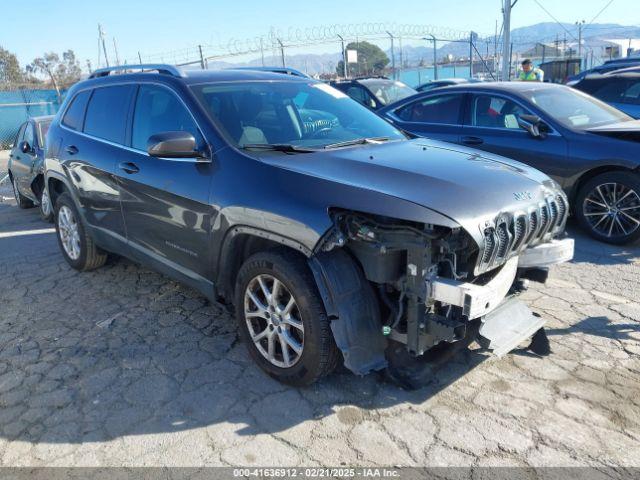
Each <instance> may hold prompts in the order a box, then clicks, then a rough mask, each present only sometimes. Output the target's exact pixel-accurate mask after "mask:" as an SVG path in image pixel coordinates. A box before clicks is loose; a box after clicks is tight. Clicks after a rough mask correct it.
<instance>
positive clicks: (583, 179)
mask: <svg viewBox="0 0 640 480" xmlns="http://www.w3.org/2000/svg"><path fill="white" fill-rule="evenodd" d="M610 172H629V173H636V174H640V166H638V167H636V168H629V167H625V166H621V165H612V164H609V165H600V166H598V167H594V168H592V169H590V170H587V171H586V172H583V173H582V174H581V175H580V176H579V177H578V179H577V180H576V181H575V183H574V184H573V187H572V190H571V193H570V197H569V202H570V204H571V205H574V202H575V200H576V198H577V196H578V192H580V189H581V188H582V187H583V186H584V185H585V184H586V183H587V182H588V181H589V180H591V179H592V178H595V177H597V176H598V175H602V174H603V173H610Z"/></svg>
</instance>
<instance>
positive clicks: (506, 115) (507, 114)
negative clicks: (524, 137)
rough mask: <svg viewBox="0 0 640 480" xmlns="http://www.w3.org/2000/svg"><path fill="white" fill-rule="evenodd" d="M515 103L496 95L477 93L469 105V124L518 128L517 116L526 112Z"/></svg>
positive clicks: (485, 126)
mask: <svg viewBox="0 0 640 480" xmlns="http://www.w3.org/2000/svg"><path fill="white" fill-rule="evenodd" d="M527 113H529V112H527V111H526V110H525V109H524V108H522V107H521V106H520V105H518V104H517V103H515V102H513V101H511V100H509V99H506V98H502V97H498V96H492V95H477V96H475V97H474V99H473V102H472V105H471V125H473V126H474V127H484V128H509V129H513V130H519V129H520V126H519V125H518V118H519V117H520V115H523V114H527Z"/></svg>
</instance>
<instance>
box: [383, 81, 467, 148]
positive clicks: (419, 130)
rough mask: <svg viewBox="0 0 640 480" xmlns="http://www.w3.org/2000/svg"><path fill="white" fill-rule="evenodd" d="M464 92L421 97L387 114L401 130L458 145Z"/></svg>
mask: <svg viewBox="0 0 640 480" xmlns="http://www.w3.org/2000/svg"><path fill="white" fill-rule="evenodd" d="M465 97H466V93H464V92H456V93H441V94H437V95H429V96H428V97H422V98H420V99H418V100H415V101H413V102H410V103H407V104H404V105H403V106H402V107H400V108H398V109H396V110H394V111H392V112H390V113H389V116H390V118H391V119H392V120H393V123H395V124H396V125H397V126H398V127H400V128H401V129H403V130H405V131H408V132H411V133H413V134H414V135H418V136H420V137H428V138H433V139H435V140H442V141H444V142H452V143H459V142H460V133H461V130H462V116H463V109H464V99H465Z"/></svg>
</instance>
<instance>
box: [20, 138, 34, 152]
mask: <svg viewBox="0 0 640 480" xmlns="http://www.w3.org/2000/svg"><path fill="white" fill-rule="evenodd" d="M20 151H21V152H22V153H31V152H33V148H31V145H29V142H26V141H25V142H22V143H21V144H20Z"/></svg>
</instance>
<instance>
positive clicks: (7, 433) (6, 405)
mask: <svg viewBox="0 0 640 480" xmlns="http://www.w3.org/2000/svg"><path fill="white" fill-rule="evenodd" d="M9 197H11V195H10V191H9V189H8V188H7V186H6V185H5V186H4V187H0V281H1V282H2V286H1V288H0V465H1V466H38V465H58V466H97V465H101V466H107V465H112V466H123V465H124V466H151V465H154V466H161V465H163V466H164V465H167V466H169V465H183V466H205V465H261V466H265V465H282V466H285V465H286V466H294V465H304V466H309V465H318V464H322V465H330V466H340V465H352V466H357V465H429V466H446V465H459V466H469V465H475V466H485V465H514V466H527V465H528V466H546V465H554V466H560V465H562V466H569V465H596V466H602V465H615V466H619V465H624V466H639V465H640V303H639V300H638V297H640V287H639V285H640V249H639V248H613V247H608V246H605V245H602V244H597V243H595V242H592V241H591V240H589V239H587V238H585V237H583V236H581V235H580V234H579V233H578V232H576V231H575V228H574V229H572V230H571V232H572V233H573V234H575V235H576V237H577V249H578V251H577V256H576V259H575V260H574V262H572V263H570V264H567V265H563V266H561V267H559V268H556V269H554V270H553V272H552V277H551V279H550V281H549V283H548V284H547V286H545V287H539V286H535V287H534V288H533V289H531V290H530V291H529V292H527V293H526V295H525V298H527V299H528V301H529V303H530V305H532V306H533V308H534V309H535V310H536V311H537V312H539V313H541V314H542V315H543V316H544V317H546V318H547V319H548V328H549V330H548V333H549V337H550V340H551V345H552V349H553V354H552V355H551V356H549V357H546V358H542V359H541V358H536V357H533V356H531V355H529V354H527V353H526V352H517V353H513V354H510V355H508V356H506V357H504V358H502V359H496V358H494V357H491V356H488V355H485V354H484V353H482V352H479V351H470V352H468V353H463V354H461V355H460V356H459V357H457V358H456V359H455V360H454V361H453V362H452V363H451V364H450V365H449V366H448V367H447V368H443V369H441V370H440V371H439V372H438V373H437V374H436V375H435V376H434V378H433V381H432V382H431V383H430V384H429V385H426V386H425V387H424V388H422V389H420V390H418V391H414V392H406V391H403V390H400V389H398V388H397V387H395V386H393V385H389V384H387V383H384V382H382V381H381V380H380V378H379V377H377V376H375V375H370V376H367V377H364V378H359V377H356V376H354V375H352V374H350V373H349V372H346V371H339V372H337V373H336V374H334V375H332V376H331V377H329V378H328V379H326V380H324V381H323V382H321V383H319V384H317V385H315V386H313V387H311V388H308V389H292V388H288V387H285V386H283V385H280V384H278V383H276V382H275V381H273V380H271V379H270V378H268V377H266V376H265V375H263V374H262V373H261V372H260V371H259V370H258V369H257V367H255V366H254V364H253V363H252V362H251V361H250V359H249V358H248V355H247V354H246V353H245V347H244V345H242V344H240V343H239V342H238V339H237V337H236V329H235V325H234V322H233V320H232V318H231V317H230V316H229V314H228V313H226V312H225V311H224V310H223V309H221V308H220V307H219V306H217V305H209V304H207V302H205V300H204V299H203V298H202V297H200V296H199V295H198V294H197V293H196V292H194V291H192V290H190V289H188V288H186V287H183V286H181V285H179V284H177V283H175V282H172V281H171V280H169V279H167V278H166V277H163V276H161V275H159V274H156V273H154V272H152V271H150V270H147V269H145V268H141V267H139V266H138V265H136V264H133V263H131V262H129V261H127V260H123V259H115V260H110V262H109V263H108V264H107V266H105V267H104V268H102V269H100V270H98V271H95V272H91V273H85V274H78V273H76V272H75V271H73V270H71V269H70V268H69V267H68V266H67V264H66V263H65V262H64V260H63V259H62V256H61V255H60V254H59V252H58V245H57V243H56V240H55V236H54V234H53V233H51V232H52V231H51V230H44V231H42V229H47V228H49V225H47V224H43V223H41V222H40V220H39V218H38V213H37V211H36V210H26V211H25V210H18V209H17V208H16V207H15V205H14V202H13V200H12V199H10V198H9Z"/></svg>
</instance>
